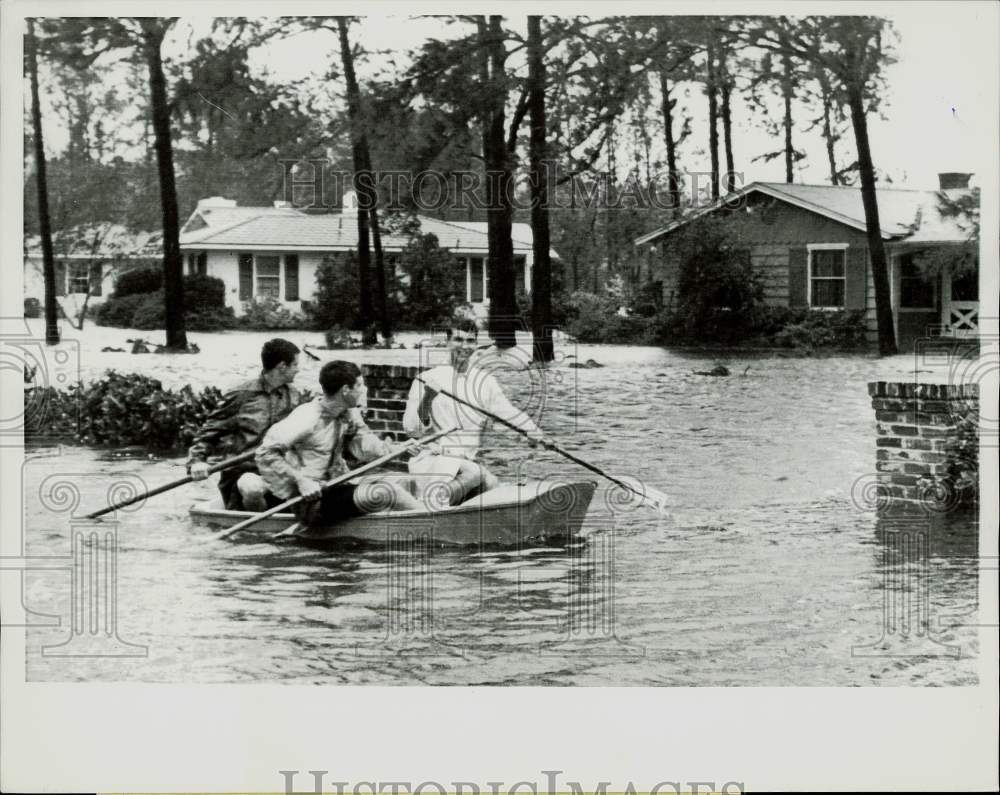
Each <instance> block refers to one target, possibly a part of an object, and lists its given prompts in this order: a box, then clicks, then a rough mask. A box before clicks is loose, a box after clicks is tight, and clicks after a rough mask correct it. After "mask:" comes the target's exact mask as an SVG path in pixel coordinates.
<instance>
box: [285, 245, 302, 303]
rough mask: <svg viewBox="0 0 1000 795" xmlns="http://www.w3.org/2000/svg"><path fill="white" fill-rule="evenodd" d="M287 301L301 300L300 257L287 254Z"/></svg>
mask: <svg viewBox="0 0 1000 795" xmlns="http://www.w3.org/2000/svg"><path fill="white" fill-rule="evenodd" d="M285 300H286V301H298V300H299V255H298V254H285Z"/></svg>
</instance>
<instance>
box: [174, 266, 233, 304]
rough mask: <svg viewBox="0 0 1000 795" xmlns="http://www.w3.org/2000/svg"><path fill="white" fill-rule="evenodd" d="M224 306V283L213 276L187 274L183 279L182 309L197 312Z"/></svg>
mask: <svg viewBox="0 0 1000 795" xmlns="http://www.w3.org/2000/svg"><path fill="white" fill-rule="evenodd" d="M225 305H226V283H225V282H223V281H222V279H217V278H216V277H215V276H205V275H202V274H200V273H189V274H187V275H186V276H185V277H184V309H185V311H188V312H198V311H201V310H203V309H218V308H219V307H223V306H225Z"/></svg>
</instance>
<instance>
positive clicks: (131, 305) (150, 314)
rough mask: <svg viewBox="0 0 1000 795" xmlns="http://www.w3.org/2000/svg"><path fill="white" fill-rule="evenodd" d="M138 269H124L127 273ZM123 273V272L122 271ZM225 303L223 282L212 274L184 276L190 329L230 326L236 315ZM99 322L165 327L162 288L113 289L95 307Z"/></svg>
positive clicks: (154, 327) (137, 327) (146, 328)
mask: <svg viewBox="0 0 1000 795" xmlns="http://www.w3.org/2000/svg"><path fill="white" fill-rule="evenodd" d="M138 272H139V271H128V273H129V274H132V273H138ZM124 275H127V274H123V276H124ZM225 303H226V286H225V283H224V282H223V281H222V280H221V279H217V278H215V277H214V276H202V275H200V274H188V275H186V276H185V277H184V312H185V320H184V324H185V326H186V328H187V329H189V330H190V331H221V330H223V329H229V328H233V327H234V326H235V325H236V318H235V316H234V314H233V309H232V307H228V306H226V305H225ZM97 323H98V324H99V325H102V326H118V327H119V328H136V329H141V330H143V331H152V330H154V329H161V328H165V327H166V309H165V307H164V297H163V289H162V288H160V289H157V290H154V291H153V292H147V293H130V294H128V295H125V296H119V295H118V294H117V291H116V293H115V294H113V295H112V296H111V297H110V298H108V300H107V301H105V302H104V303H103V304H102V305H101V306H100V307H99V308H98V309H97Z"/></svg>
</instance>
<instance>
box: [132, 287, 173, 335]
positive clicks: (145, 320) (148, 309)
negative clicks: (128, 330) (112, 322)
mask: <svg viewBox="0 0 1000 795" xmlns="http://www.w3.org/2000/svg"><path fill="white" fill-rule="evenodd" d="M135 297H136V298H139V301H138V302H137V303H136V307H135V311H134V312H133V313H132V322H131V324H130V325H131V327H132V328H137V329H142V330H143V331H150V330H152V329H161V328H166V308H165V307H164V305H163V290H157V291H156V292H155V293H147V294H146V295H143V296H135Z"/></svg>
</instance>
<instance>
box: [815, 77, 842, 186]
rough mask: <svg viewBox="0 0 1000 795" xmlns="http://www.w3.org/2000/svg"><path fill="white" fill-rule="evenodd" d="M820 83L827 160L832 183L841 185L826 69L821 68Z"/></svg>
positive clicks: (831, 99)
mask: <svg viewBox="0 0 1000 795" xmlns="http://www.w3.org/2000/svg"><path fill="white" fill-rule="evenodd" d="M819 85H820V93H821V95H822V100H823V142H824V143H825V144H826V160H827V163H828V164H829V166H830V184H831V185H839V184H840V174H839V173H838V172H837V157H836V153H835V152H834V148H833V145H834V139H833V122H832V121H831V119H830V116H831V114H832V112H833V96H832V93H831V91H830V79H829V78H828V77H827V76H826V70H825V69H820V70H819Z"/></svg>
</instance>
